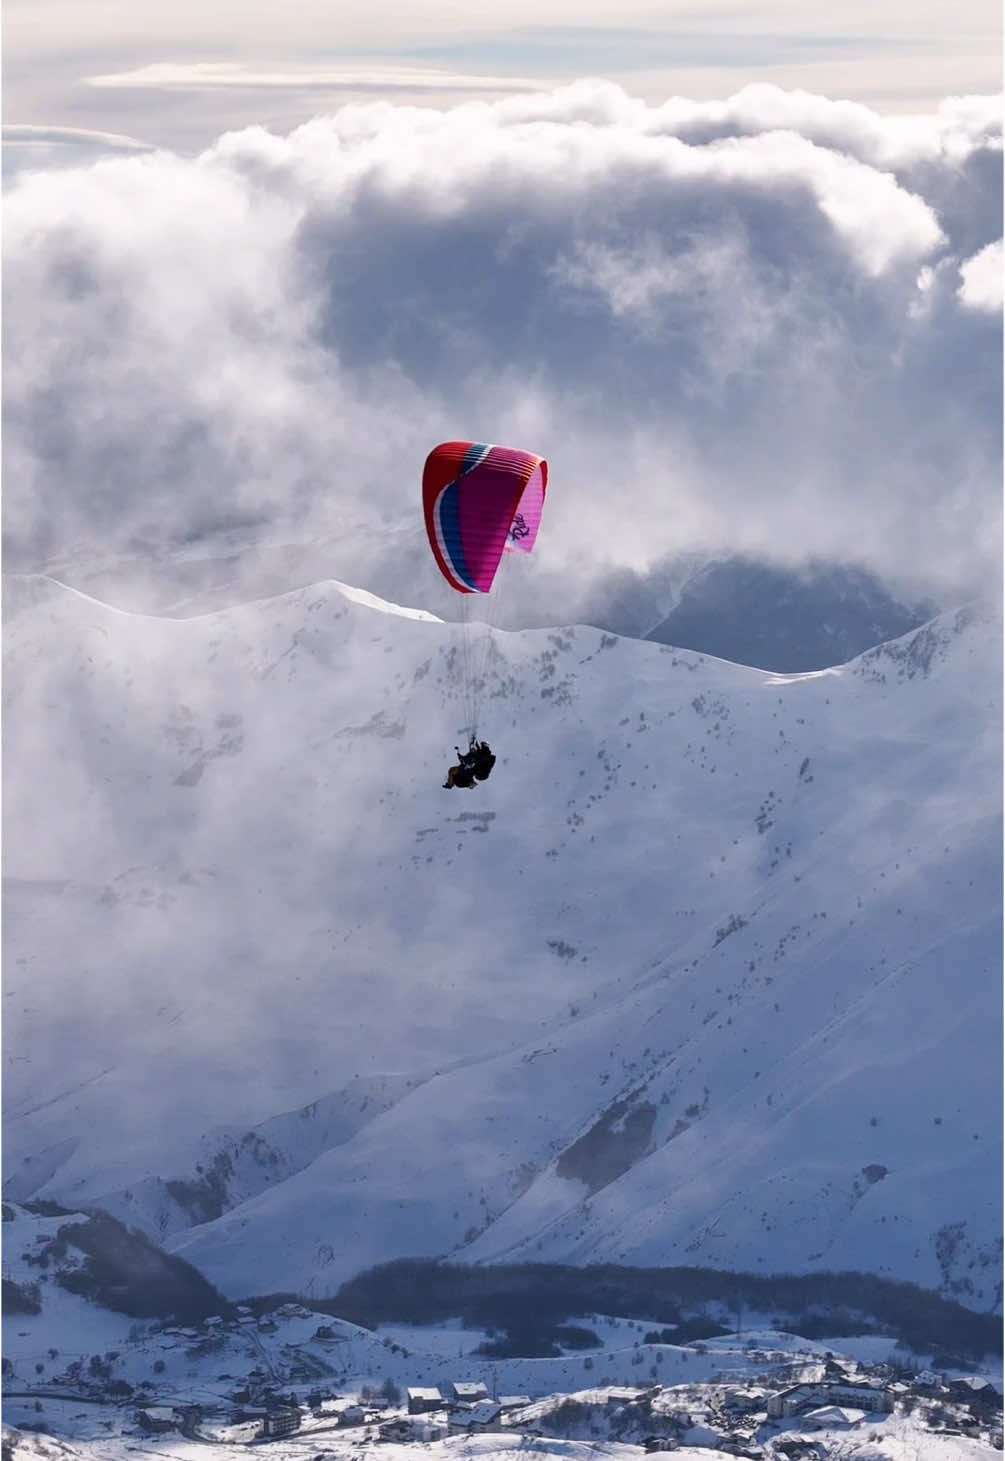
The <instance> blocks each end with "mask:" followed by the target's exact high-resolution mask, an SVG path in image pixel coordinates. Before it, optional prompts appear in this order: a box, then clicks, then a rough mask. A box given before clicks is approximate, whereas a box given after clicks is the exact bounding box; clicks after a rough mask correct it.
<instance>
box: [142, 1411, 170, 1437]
mask: <svg viewBox="0 0 1005 1461" xmlns="http://www.w3.org/2000/svg"><path fill="white" fill-rule="evenodd" d="M136 1421H137V1424H138V1425H139V1427H140V1429H141V1430H144V1431H146V1432H147V1433H148V1434H149V1435H156V1434H157V1433H158V1432H163V1431H173V1430H175V1429H176V1428H177V1425H178V1417H177V1416H176V1415H175V1412H174V1407H173V1406H171V1405H147V1406H144V1408H143V1409H142V1410H138V1411H137V1412H136Z"/></svg>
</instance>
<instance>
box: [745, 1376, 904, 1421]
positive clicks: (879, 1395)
mask: <svg viewBox="0 0 1005 1461" xmlns="http://www.w3.org/2000/svg"><path fill="white" fill-rule="evenodd" d="M819 1405H845V1406H852V1407H855V1408H858V1409H861V1410H864V1411H866V1412H870V1411H875V1410H883V1411H891V1410H892V1409H893V1396H892V1395H889V1394H887V1392H886V1391H885V1390H883V1389H882V1388H880V1387H879V1386H876V1385H867V1384H863V1383H856V1382H854V1381H843V1382H840V1383H831V1382H829V1381H827V1382H824V1383H813V1384H807V1383H805V1382H804V1383H803V1384H800V1385H789V1386H787V1387H786V1389H784V1390H778V1391H776V1393H775V1394H774V1395H769V1396H768V1399H767V1404H766V1407H765V1408H766V1410H767V1413H768V1415H769V1416H770V1417H771V1419H772V1420H778V1419H779V1418H781V1417H782V1416H790V1415H802V1414H803V1413H804V1411H807V1410H812V1409H813V1408H814V1407H815V1406H819Z"/></svg>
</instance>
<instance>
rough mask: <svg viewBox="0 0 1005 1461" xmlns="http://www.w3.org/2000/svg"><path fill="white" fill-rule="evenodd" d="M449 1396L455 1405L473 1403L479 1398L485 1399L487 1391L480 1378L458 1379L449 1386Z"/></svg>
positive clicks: (487, 1395)
mask: <svg viewBox="0 0 1005 1461" xmlns="http://www.w3.org/2000/svg"><path fill="white" fill-rule="evenodd" d="M450 1398H451V1400H453V1401H454V1402H455V1403H456V1404H457V1405H475V1404H477V1402H478V1401H479V1400H487V1399H488V1398H489V1392H488V1390H487V1389H486V1388H485V1386H484V1385H483V1384H482V1382H481V1380H460V1381H455V1382H454V1384H452V1385H451V1386H450Z"/></svg>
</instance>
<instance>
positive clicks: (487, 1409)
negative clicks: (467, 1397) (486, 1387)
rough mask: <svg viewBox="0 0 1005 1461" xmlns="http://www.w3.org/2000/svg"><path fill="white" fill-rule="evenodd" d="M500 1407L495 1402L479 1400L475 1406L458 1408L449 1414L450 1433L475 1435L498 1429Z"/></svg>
mask: <svg viewBox="0 0 1005 1461" xmlns="http://www.w3.org/2000/svg"><path fill="white" fill-rule="evenodd" d="M501 1414H502V1406H501V1405H500V1404H499V1402H498V1401H497V1400H479V1401H478V1402H477V1404H475V1405H465V1406H458V1408H457V1409H456V1410H454V1411H452V1412H451V1415H450V1429H451V1432H453V1433H457V1432H464V1433H466V1434H467V1435H476V1434H477V1433H478V1432H479V1431H487V1430H495V1429H497V1428H498V1422H499V1417H500V1415H501Z"/></svg>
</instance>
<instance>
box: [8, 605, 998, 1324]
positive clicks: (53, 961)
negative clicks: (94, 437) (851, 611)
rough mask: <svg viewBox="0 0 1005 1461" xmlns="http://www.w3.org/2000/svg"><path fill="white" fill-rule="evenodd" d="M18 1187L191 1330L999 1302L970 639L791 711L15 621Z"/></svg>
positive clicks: (512, 660) (985, 617)
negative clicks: (37, 1197) (454, 749)
mask: <svg viewBox="0 0 1005 1461" xmlns="http://www.w3.org/2000/svg"><path fill="white" fill-rule="evenodd" d="M11 587H12V590H13V591H14V592H15V593H17V595H18V602H19V604H20V605H21V608H20V612H18V613H17V614H16V616H14V617H13V618H12V619H10V621H9V625H8V631H7V636H6V640H7V660H6V668H5V695H6V701H7V707H6V717H5V741H6V757H7V772H8V775H7V843H6V846H7V866H6V873H7V878H8V881H7V893H6V905H7V920H6V938H7V945H8V947H7V964H6V968H7V971H8V977H7V1004H6V1013H7V1054H8V1080H7V1097H6V1125H5V1138H6V1142H7V1162H6V1182H7V1189H6V1190H8V1191H9V1192H10V1194H11V1195H12V1196H14V1197H16V1198H18V1199H19V1200H23V1199H25V1198H26V1197H28V1196H30V1195H32V1194H33V1193H34V1194H38V1193H42V1194H45V1195H48V1196H53V1197H56V1198H58V1199H59V1200H60V1201H63V1202H65V1203H66V1204H67V1205H68V1206H73V1207H75V1208H79V1207H81V1206H87V1205H89V1204H100V1205H102V1206H105V1207H108V1208H109V1209H110V1210H111V1211H113V1212H115V1213H116V1214H117V1215H118V1216H119V1217H121V1218H123V1219H124V1220H126V1221H130V1222H134V1223H138V1224H140V1225H142V1226H143V1227H145V1228H146V1229H147V1231H149V1232H151V1233H153V1234H155V1235H156V1236H159V1237H164V1236H167V1237H168V1238H169V1243H170V1246H171V1247H172V1248H173V1249H174V1251H176V1252H178V1253H179V1254H180V1255H181V1256H184V1257H185V1258H187V1259H188V1260H189V1261H191V1262H193V1263H194V1264H196V1266H197V1267H199V1268H200V1269H201V1270H202V1271H203V1272H205V1274H206V1275H207V1277H209V1278H210V1279H211V1281H212V1282H213V1283H215V1284H217V1285H218V1286H219V1287H220V1288H221V1289H222V1290H223V1291H224V1292H225V1293H227V1294H229V1295H231V1296H234V1295H240V1294H245V1293H248V1292H252V1291H263V1290H266V1289H278V1288H296V1289H302V1290H305V1291H307V1292H314V1293H316V1294H323V1293H328V1292H332V1291H334V1289H335V1288H336V1287H337V1285H338V1283H339V1282H340V1281H342V1280H343V1279H344V1278H346V1277H348V1276H349V1275H351V1274H352V1273H355V1272H357V1271H359V1270H360V1269H361V1268H363V1267H365V1266H367V1265H368V1264H372V1263H375V1262H378V1261H382V1260H384V1259H387V1258H391V1257H395V1256H400V1255H405V1254H442V1255H447V1254H449V1255H453V1256H455V1257H460V1258H462V1259H465V1260H470V1261H482V1260H490V1259H496V1258H501V1257H506V1258H514V1257H521V1258H551V1259H558V1258H563V1259H572V1260H573V1261H581V1262H586V1261H594V1260H599V1259H605V1258H609V1259H613V1260H618V1261H623V1262H637V1263H647V1264H649V1263H660V1262H670V1263H679V1262H687V1261H688V1260H689V1258H692V1257H693V1260H694V1261H695V1262H700V1263H703V1264H707V1265H708V1264H710V1265H713V1266H722V1267H730V1266H742V1267H745V1268H751V1269H760V1270H762V1271H771V1270H780V1269H786V1270H805V1269H812V1268H823V1269H833V1268H842V1267H855V1268H861V1269H865V1270H870V1271H876V1272H882V1273H885V1274H889V1275H891V1276H895V1277H905V1278H910V1279H912V1280H914V1281H916V1282H920V1283H923V1284H927V1285H930V1286H932V1287H936V1286H938V1287H941V1288H942V1289H943V1290H944V1291H945V1292H948V1293H952V1294H954V1295H955V1296H956V1297H958V1298H961V1299H963V1300H964V1301H965V1302H969V1303H972V1304H973V1305H974V1306H976V1307H985V1306H987V1305H989V1304H992V1303H994V1302H995V1297H996V1295H995V1283H996V1279H997V1269H998V1266H999V1261H1000V1260H999V1257H998V1252H999V1251H1000V1250H997V1249H996V1246H995V1245H996V1240H997V1239H998V1237H999V1234H1000V1231H1001V1227H1000V1210H999V1209H1000V1202H999V1196H1000V1194H999V1191H998V1183H997V1173H998V1171H999V1170H1000V1132H1001V1123H1000V1119H999V1117H998V1109H999V1103H1000V1096H999V1092H1000V1088H1001V1081H1000V1078H999V1076H1000V1064H1001V1061H1000V1048H999V1041H998V1038H997V1032H998V1029H999V1024H1000V992H999V977H998V969H999V965H1000V939H1001V935H1000V928H1001V916H1000V915H1001V910H1000V812H999V781H1000V776H999V736H998V719H999V713H998V708H997V685H998V678H999V677H998V667H999V665H1000V653H999V649H998V645H999V643H1000V627H999V624H998V622H997V618H996V617H995V616H994V615H991V614H989V613H988V612H986V611H984V610H982V609H980V608H970V609H967V610H964V611H960V612H959V613H956V614H950V615H946V616H943V617H942V618H940V619H939V620H936V621H934V622H933V623H932V624H931V625H929V626H926V627H925V628H923V629H922V630H919V631H917V632H916V633H914V634H911V635H908V636H906V637H905V638H904V639H903V640H900V641H895V642H893V643H892V644H890V645H888V646H883V647H881V648H879V649H877V650H874V651H871V652H869V653H868V654H866V655H863V656H862V657H860V658H859V659H858V660H855V661H853V662H852V663H851V664H849V665H847V666H844V667H841V668H839V669H834V670H830V671H826V672H823V673H816V674H809V675H802V676H800V675H794V676H781V675H773V674H768V673H765V672H763V671H758V670H752V669H747V668H744V667H740V666H736V665H732V664H727V663H725V662H723V661H717V660H712V659H708V658H704V657H702V656H698V655H695V654H690V653H684V652H679V651H675V650H673V649H672V648H670V647H668V646H657V645H654V644H648V643H642V642H635V641H626V640H618V639H616V638H615V637H613V636H610V635H604V634H601V633H600V632H598V631H596V630H592V629H588V628H583V627H570V628H565V629H560V630H555V631H534V632H524V633H520V634H502V633H495V634H494V635H492V642H491V647H490V654H489V659H488V671H487V686H486V694H485V701H484V704H485V712H484V719H483V726H482V729H483V731H484V733H485V734H487V735H488V736H489V737H490V738H491V739H492V741H493V744H494V746H495V748H496V749H497V750H498V752H499V755H500V762H499V765H498V767H497V769H496V772H495V773H494V775H493V778H492V780H491V781H490V782H489V783H487V784H485V785H484V786H481V787H479V788H478V789H477V790H476V791H474V792H472V793H466V792H456V793H447V792H444V791H443V790H442V789H441V788H440V785H439V783H440V781H441V779H442V772H443V767H444V766H445V764H446V759H447V756H446V754H445V753H448V752H449V749H450V747H451V746H452V744H453V742H454V741H455V739H457V737H458V734H459V731H458V728H457V726H458V721H459V720H460V718H461V711H460V705H459V697H458V693H457V690H458V687H457V678H456V665H457V660H458V643H457V631H456V630H455V629H454V627H453V626H450V625H445V624H441V623H439V622H438V621H436V620H434V619H433V618H432V616H428V615H425V616H420V615H417V614H414V613H410V612H409V611H407V610H396V609H394V607H393V606H387V605H382V604H381V603H380V602H379V601H374V600H372V599H371V598H370V597H369V596H366V595H360V594H358V593H356V592H355V591H351V590H346V589H345V588H344V587H343V586H341V585H336V584H330V583H329V584H320V585H316V586H315V587H313V588H311V589H308V590H303V591H300V592H297V593H293V594H288V595H284V596H282V597H281V598H279V599H273V600H267V601H262V602H260V603H254V604H248V605H245V606H242V607H240V608H236V609H230V610H227V611H224V612H219V613H214V614H210V615H206V616H204V617H201V618H194V619H187V620H184V621H177V620H166V619H159V618H150V617H142V616H138V615H131V614H125V613H121V612H117V611H114V610H110V609H108V608H107V607H106V606H104V605H101V604H99V603H97V602H96V601H94V600H91V599H88V598H86V597H85V596H83V595H80V594H77V593H74V592H72V591H70V590H65V589H62V588H60V587H59V586H57V585H52V584H39V583H38V581H37V580H33V581H27V582H26V581H20V582H17V581H15V583H14V584H12V586H11Z"/></svg>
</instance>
